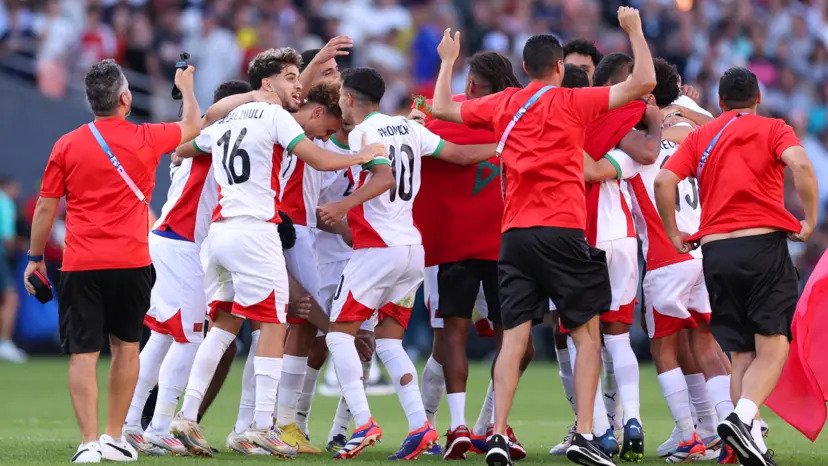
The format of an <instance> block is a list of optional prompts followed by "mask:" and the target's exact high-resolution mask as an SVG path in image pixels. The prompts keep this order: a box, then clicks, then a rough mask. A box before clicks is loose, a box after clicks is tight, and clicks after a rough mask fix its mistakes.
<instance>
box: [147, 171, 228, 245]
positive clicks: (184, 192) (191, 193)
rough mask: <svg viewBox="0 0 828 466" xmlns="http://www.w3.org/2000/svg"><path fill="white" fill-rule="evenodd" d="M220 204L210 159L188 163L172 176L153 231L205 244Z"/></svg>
mask: <svg viewBox="0 0 828 466" xmlns="http://www.w3.org/2000/svg"><path fill="white" fill-rule="evenodd" d="M217 202H218V186H217V185H216V181H215V179H214V178H213V167H212V160H211V159H210V157H207V156H197V157H192V158H189V159H184V161H183V162H181V165H180V166H178V167H177V168H176V169H175V171H174V172H173V173H172V182H171V183H170V189H169V190H168V191H167V202H165V203H164V207H162V208H161V216H160V217H159V218H158V220H157V221H156V222H155V225H153V227H152V229H153V230H161V231H172V232H174V233H175V234H177V235H178V236H181V237H182V238H184V239H186V240H187V241H193V242H195V243H197V244H201V241H202V240H204V237H205V236H207V230H208V229H209V228H210V218H211V216H212V213H213V209H215V207H216V203H217Z"/></svg>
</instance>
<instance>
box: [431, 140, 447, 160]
mask: <svg viewBox="0 0 828 466" xmlns="http://www.w3.org/2000/svg"><path fill="white" fill-rule="evenodd" d="M445 146H446V141H445V139H440V142H439V143H437V148H436V149H434V152H432V153H431V156H432V157H440V152H443V147H445Z"/></svg>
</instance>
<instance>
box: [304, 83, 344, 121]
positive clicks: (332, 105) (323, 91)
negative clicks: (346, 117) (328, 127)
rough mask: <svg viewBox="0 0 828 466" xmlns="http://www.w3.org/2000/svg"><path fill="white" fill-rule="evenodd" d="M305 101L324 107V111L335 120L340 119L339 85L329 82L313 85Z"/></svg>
mask: <svg viewBox="0 0 828 466" xmlns="http://www.w3.org/2000/svg"><path fill="white" fill-rule="evenodd" d="M307 101H308V102H313V103H315V104H319V105H321V106H323V107H325V111H326V112H328V113H329V114H330V115H332V116H334V117H336V118H342V109H340V108H339V84H336V83H332V82H330V81H328V82H324V81H323V82H319V83H316V84H314V85H313V86H311V88H310V91H308V98H307Z"/></svg>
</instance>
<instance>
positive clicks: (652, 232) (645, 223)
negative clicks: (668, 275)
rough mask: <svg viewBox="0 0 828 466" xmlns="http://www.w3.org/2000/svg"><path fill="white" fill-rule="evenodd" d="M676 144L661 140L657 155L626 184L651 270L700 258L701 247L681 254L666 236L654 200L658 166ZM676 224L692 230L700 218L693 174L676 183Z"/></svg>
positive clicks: (699, 206)
mask: <svg viewBox="0 0 828 466" xmlns="http://www.w3.org/2000/svg"><path fill="white" fill-rule="evenodd" d="M677 148H678V144H676V143H674V142H672V141H667V140H663V141H661V151H660V152H659V154H658V159H656V162H655V163H654V164H652V165H646V166H642V167H641V168H640V171H639V174H638V175H637V176H635V177H633V178H631V179H630V180H628V184H629V187H630V191H631V192H632V199H633V217H634V219H635V226H636V228H637V230H638V237H639V238H641V243H642V248H643V249H642V252H643V253H644V259H645V260H646V261H647V270H654V269H657V268H659V267H664V266H666V265H670V264H675V263H676V262H682V261H686V260H690V259H693V258H694V257H695V258H701V248H697V249H695V250H693V251H691V253H690V254H680V253H679V252H678V251H676V248H675V247H674V246H673V243H671V242H670V239H669V238H667V233H666V232H665V231H664V225H663V224H662V223H661V217H659V215H658V209H656V204H655V194H654V186H655V178H656V175H658V172H659V170H660V169H661V167H662V166H663V165H664V163H665V162H667V159H669V158H670V156H671V155H673V153H675V151H676V149H677ZM677 190H678V192H677V193H676V194H677V198H676V224H677V225H678V229H679V231H681V232H684V233H687V234H692V233H695V232H696V231H698V229H699V222H700V220H701V205H700V203H699V189H698V185H697V184H696V179H695V178H687V179H685V180H682V181H681V182H680V183H679V184H678V187H677Z"/></svg>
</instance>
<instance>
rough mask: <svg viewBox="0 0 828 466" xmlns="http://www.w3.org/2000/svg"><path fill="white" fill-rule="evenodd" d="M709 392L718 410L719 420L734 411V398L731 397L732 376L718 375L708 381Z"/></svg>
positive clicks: (722, 419) (714, 406) (711, 400)
mask: <svg viewBox="0 0 828 466" xmlns="http://www.w3.org/2000/svg"><path fill="white" fill-rule="evenodd" d="M707 394H708V395H710V402H711V403H713V408H714V409H715V410H716V416H718V417H719V422H722V421H724V420H725V418H726V417H727V416H728V415H730V413H732V412H733V400H732V399H731V398H730V376H729V375H718V376H716V377H713V378H711V379H710V380H708V381H707Z"/></svg>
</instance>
